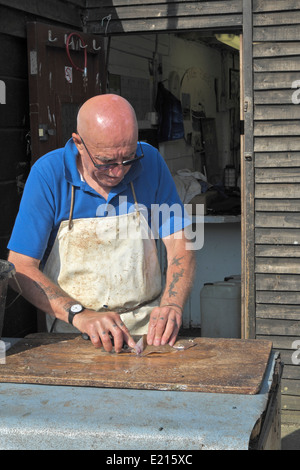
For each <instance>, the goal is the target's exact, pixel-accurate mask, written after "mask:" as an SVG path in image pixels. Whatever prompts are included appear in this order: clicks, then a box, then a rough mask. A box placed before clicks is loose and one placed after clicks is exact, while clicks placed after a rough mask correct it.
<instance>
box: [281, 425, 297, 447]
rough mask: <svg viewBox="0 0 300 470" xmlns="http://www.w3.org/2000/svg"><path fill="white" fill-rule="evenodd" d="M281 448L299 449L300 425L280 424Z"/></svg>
mask: <svg viewBox="0 0 300 470" xmlns="http://www.w3.org/2000/svg"><path fill="white" fill-rule="evenodd" d="M281 450H300V425H288V424H282V425H281Z"/></svg>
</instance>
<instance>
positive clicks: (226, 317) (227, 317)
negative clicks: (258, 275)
mask: <svg viewBox="0 0 300 470" xmlns="http://www.w3.org/2000/svg"><path fill="white" fill-rule="evenodd" d="M225 279H228V280H227V281H225V280H224V281H217V282H213V283H207V284H204V286H203V288H202V289H201V292H200V307H201V336H203V337H206V338H241V279H240V276H230V277H228V278H225Z"/></svg>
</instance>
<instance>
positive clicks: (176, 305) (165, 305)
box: [161, 302, 183, 313]
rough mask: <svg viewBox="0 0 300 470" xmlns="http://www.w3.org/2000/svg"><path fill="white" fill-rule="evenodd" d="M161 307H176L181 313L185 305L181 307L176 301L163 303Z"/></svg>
mask: <svg viewBox="0 0 300 470" xmlns="http://www.w3.org/2000/svg"><path fill="white" fill-rule="evenodd" d="M161 307H175V308H178V309H179V310H180V312H181V313H183V307H181V306H180V305H178V304H175V303H174V302H168V303H165V304H163V305H161Z"/></svg>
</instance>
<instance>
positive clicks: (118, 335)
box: [73, 309, 136, 353]
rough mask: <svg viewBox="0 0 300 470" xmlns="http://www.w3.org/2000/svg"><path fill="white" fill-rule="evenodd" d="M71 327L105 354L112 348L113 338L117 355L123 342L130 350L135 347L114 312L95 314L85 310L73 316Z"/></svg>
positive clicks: (125, 328) (126, 329)
mask: <svg viewBox="0 0 300 470" xmlns="http://www.w3.org/2000/svg"><path fill="white" fill-rule="evenodd" d="M73 326H75V328H77V329H78V330H79V331H81V332H82V333H86V334H87V335H88V336H89V337H90V340H91V342H92V343H93V345H94V346H95V347H96V348H101V347H102V346H103V348H104V349H105V351H107V352H110V351H111V350H112V348H113V344H112V340H111V338H113V343H114V348H115V351H116V352H117V353H119V352H120V351H121V350H122V348H123V344H124V342H126V343H127V344H128V346H129V347H131V348H134V347H135V345H136V343H135V341H134V340H133V338H132V337H131V336H130V334H129V331H128V328H127V327H126V326H125V324H124V323H123V322H122V320H121V317H120V315H119V314H118V313H116V312H110V311H108V312H95V311H93V310H88V309H86V310H84V311H83V312H82V313H78V314H77V315H75V316H74V320H73Z"/></svg>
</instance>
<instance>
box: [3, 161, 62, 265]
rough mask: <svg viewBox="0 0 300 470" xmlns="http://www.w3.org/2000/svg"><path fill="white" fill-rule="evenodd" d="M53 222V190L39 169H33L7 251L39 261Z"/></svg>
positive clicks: (44, 249)
mask: <svg viewBox="0 0 300 470" xmlns="http://www.w3.org/2000/svg"><path fill="white" fill-rule="evenodd" d="M53 220H54V198H53V191H52V190H51V188H50V187H49V183H48V182H47V181H46V180H45V178H44V177H43V175H42V174H41V172H40V171H39V169H38V168H37V167H35V166H33V167H32V169H31V172H30V174H29V176H28V178H27V181H26V184H25V188H24V192H23V196H22V199H21V203H20V207H19V212H18V214H17V217H16V221H15V225H14V228H13V231H12V234H11V238H10V240H9V243H8V249H9V250H12V251H15V252H17V253H21V254H24V255H27V256H30V257H32V258H36V259H39V260H41V259H42V258H43V256H44V253H45V251H46V247H47V244H48V240H49V236H50V233H51V230H52V227H53Z"/></svg>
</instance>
